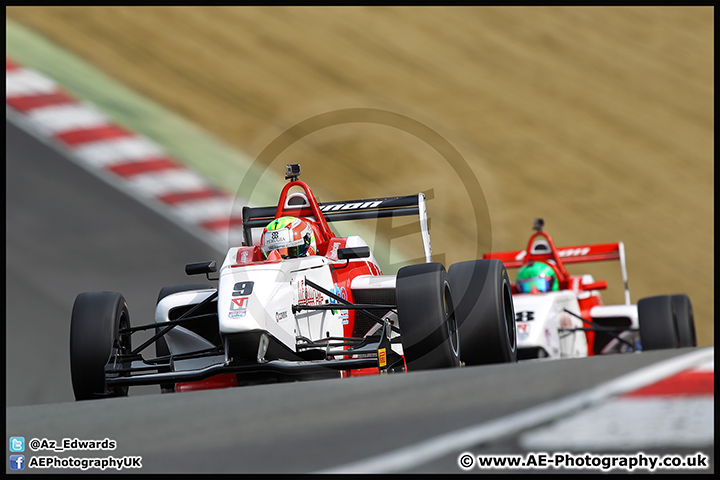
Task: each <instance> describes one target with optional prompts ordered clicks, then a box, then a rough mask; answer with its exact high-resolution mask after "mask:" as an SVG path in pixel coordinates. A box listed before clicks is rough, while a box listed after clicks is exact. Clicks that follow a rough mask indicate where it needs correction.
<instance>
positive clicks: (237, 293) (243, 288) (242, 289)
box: [232, 282, 255, 297]
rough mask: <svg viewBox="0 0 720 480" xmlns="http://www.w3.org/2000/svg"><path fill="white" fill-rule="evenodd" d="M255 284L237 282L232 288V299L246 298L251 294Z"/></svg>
mask: <svg viewBox="0 0 720 480" xmlns="http://www.w3.org/2000/svg"><path fill="white" fill-rule="evenodd" d="M254 283H255V282H239V283H236V284H235V286H234V287H233V293H232V294H233V297H241V296H242V297H247V296H249V295H250V294H251V293H252V290H253V285H254Z"/></svg>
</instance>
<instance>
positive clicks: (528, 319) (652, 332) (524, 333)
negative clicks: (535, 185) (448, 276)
mask: <svg viewBox="0 0 720 480" xmlns="http://www.w3.org/2000/svg"><path fill="white" fill-rule="evenodd" d="M543 226H544V221H543V219H541V218H539V219H535V222H534V226H533V229H534V230H535V233H533V234H532V235H531V237H530V240H529V241H528V244H527V248H526V249H525V250H515V251H507V252H494V253H486V254H485V255H483V257H484V258H485V259H497V260H500V261H502V262H503V264H504V265H505V267H506V268H518V269H519V270H518V274H517V280H516V282H514V283H512V286H511V288H512V291H513V303H514V306H515V315H516V320H517V332H518V340H517V343H518V358H519V359H521V360H524V359H529V358H543V357H550V358H559V357H585V356H591V355H596V354H606V353H622V352H634V351H639V350H656V349H663V348H679V347H691V346H695V345H696V339H695V324H694V320H693V313H692V305H691V304H690V299H689V298H688V296H687V295H684V294H683V295H660V296H654V297H648V298H643V299H640V300H639V301H638V303H637V305H633V304H631V303H630V291H629V290H628V282H627V269H626V265H625V250H624V246H623V243H622V242H618V243H607V244H597V245H580V246H574V247H563V248H556V247H555V244H554V243H553V240H552V238H551V237H550V235H548V234H547V233H545V232H543V230H542V229H543ZM601 260H619V261H620V269H621V272H622V278H623V282H624V290H625V304H624V305H603V302H602V298H601V296H600V290H603V289H605V288H607V282H606V281H596V280H595V279H594V278H593V276H592V275H589V274H584V275H570V274H569V273H568V272H567V270H566V269H565V265H567V264H572V263H578V262H593V261H601Z"/></svg>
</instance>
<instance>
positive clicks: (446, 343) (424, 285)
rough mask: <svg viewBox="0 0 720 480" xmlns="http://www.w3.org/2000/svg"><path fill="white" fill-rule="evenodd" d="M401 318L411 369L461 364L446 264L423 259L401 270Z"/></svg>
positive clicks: (398, 292) (398, 286) (399, 273)
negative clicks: (421, 262) (425, 261)
mask: <svg viewBox="0 0 720 480" xmlns="http://www.w3.org/2000/svg"><path fill="white" fill-rule="evenodd" d="M396 298H397V309H398V322H399V324H400V334H401V340H402V346H403V353H404V355H405V362H406V364H407V369H408V371H415V370H428V369H434V368H450V367H457V366H459V365H460V359H459V357H460V344H459V340H458V335H457V323H456V321H455V314H454V311H453V301H452V293H451V291H450V282H449V281H448V276H447V272H446V271H445V267H444V266H443V265H442V264H440V263H423V264H419V265H409V266H407V267H403V268H401V269H400V270H399V271H398V273H397V284H396Z"/></svg>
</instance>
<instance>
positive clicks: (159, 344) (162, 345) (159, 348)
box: [155, 284, 208, 393]
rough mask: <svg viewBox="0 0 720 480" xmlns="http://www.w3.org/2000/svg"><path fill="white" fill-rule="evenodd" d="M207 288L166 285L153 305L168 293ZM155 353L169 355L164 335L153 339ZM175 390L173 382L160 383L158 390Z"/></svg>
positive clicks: (163, 355) (162, 370)
mask: <svg viewBox="0 0 720 480" xmlns="http://www.w3.org/2000/svg"><path fill="white" fill-rule="evenodd" d="M206 288H208V286H207V285H201V284H189V285H168V286H167V287H163V288H162V289H161V290H160V293H158V298H157V301H156V302H155V305H156V306H157V304H158V303H160V300H162V299H163V298H165V297H167V296H168V295H172V294H173V293H179V292H189V291H192V290H203V289H206ZM159 331H160V329H159V328H156V329H155V333H158V332H159ZM155 355H156V356H158V357H165V356H167V355H170V348H169V347H168V344H167V341H166V340H165V337H160V338H158V339H157V340H155ZM170 371H171V370H170V369H169V368H159V369H158V372H159V373H165V372H170ZM174 391H175V384H174V383H161V384H160V392H161V393H172V392H174Z"/></svg>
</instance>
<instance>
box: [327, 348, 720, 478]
mask: <svg viewBox="0 0 720 480" xmlns="http://www.w3.org/2000/svg"><path fill="white" fill-rule="evenodd" d="M714 352H715V347H706V348H701V349H697V350H694V351H692V352H690V353H687V354H685V355H681V356H679V357H673V358H670V359H667V360H664V361H662V362H659V363H656V364H654V365H650V366H648V367H645V368H642V369H640V370H636V371H634V372H631V373H628V374H626V375H623V376H621V377H618V378H616V379H614V380H611V381H609V382H606V383H603V384H601V385H598V386H597V387H594V388H591V389H589V390H585V391H582V392H579V393H576V394H573V395H570V396H567V397H565V398H561V399H559V400H553V401H551V402H547V403H545V404H542V405H539V406H537V407H533V408H529V409H527V410H524V411H521V412H517V413H513V414H511V415H507V416H505V417H502V418H498V419H496V420H492V421H490V422H486V423H481V424H478V425H473V426H471V427H467V428H463V429H461V430H456V431H454V432H450V433H446V434H444V435H440V436H438V437H435V438H431V439H429V440H425V441H423V442H420V443H416V444H415V445H410V446H407V447H403V448H400V449H398V450H395V451H392V452H388V453H384V454H382V455H378V456H375V457H370V458H366V459H364V460H360V461H358V462H353V463H349V464H346V465H340V466H337V467H333V468H330V469H327V470H322V471H320V472H317V473H391V472H400V471H405V470H409V469H412V468H415V467H418V466H420V465H423V464H425V463H428V462H431V461H433V460H436V459H438V458H441V457H443V456H445V455H449V454H451V453H453V452H461V451H463V450H465V449H467V448H470V447H472V446H473V445H477V444H479V443H483V442H487V441H491V440H496V439H498V438H502V437H507V436H509V435H512V434H515V433H517V432H520V431H522V430H525V429H527V428H530V427H534V426H537V425H540V424H542V423H545V422H548V421H551V420H553V419H555V418H559V417H560V416H566V415H568V413H571V412H573V411H577V410H580V409H583V408H586V407H588V406H589V405H591V404H593V403H595V402H598V401H600V400H604V399H606V398H609V397H612V396H615V395H620V394H623V393H627V392H630V391H633V390H636V389H638V388H642V387H644V386H646V385H650V384H653V383H655V382H657V381H659V380H662V379H664V378H666V377H669V376H671V375H674V374H676V373H678V372H681V371H683V370H686V369H688V368H691V367H694V366H696V365H700V364H702V363H703V362H708V361H713V359H714Z"/></svg>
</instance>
